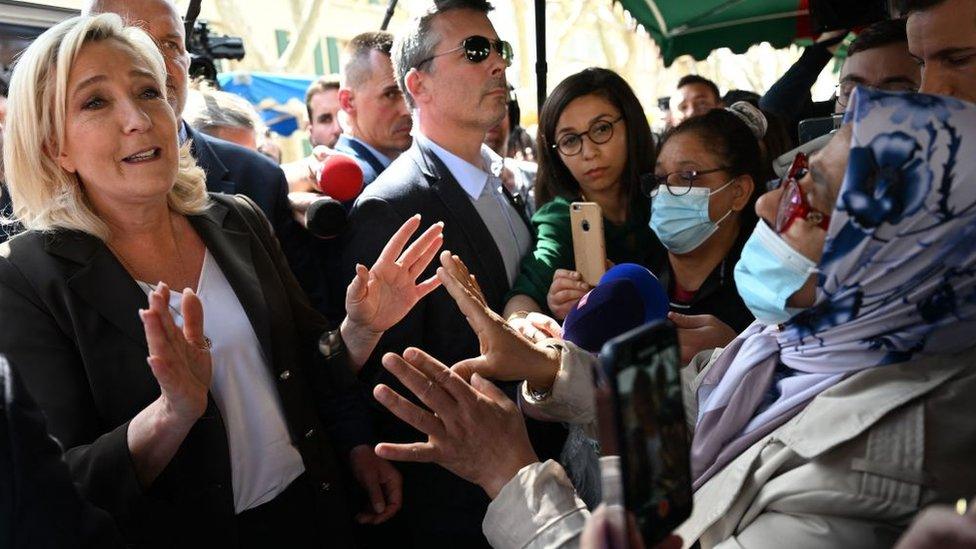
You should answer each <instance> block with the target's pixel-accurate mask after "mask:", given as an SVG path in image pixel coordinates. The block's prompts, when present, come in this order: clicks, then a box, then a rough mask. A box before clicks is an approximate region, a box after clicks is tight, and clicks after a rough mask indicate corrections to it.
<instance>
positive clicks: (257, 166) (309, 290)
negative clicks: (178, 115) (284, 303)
mask: <svg viewBox="0 0 976 549" xmlns="http://www.w3.org/2000/svg"><path fill="white" fill-rule="evenodd" d="M185 127H186V131H187V135H188V136H189V138H190V139H191V140H192V146H191V149H190V150H191V152H192V153H193V156H194V158H196V159H197V164H198V165H199V166H200V167H201V168H203V171H204V172H206V173H207V190H208V191H209V192H212V193H224V194H242V195H244V196H246V197H248V198H250V199H251V200H253V201H254V203H255V204H257V205H258V206H259V207H260V208H261V211H262V212H264V215H265V217H267V218H268V220H270V221H271V226H272V227H274V232H275V236H276V237H278V241H279V242H280V243H281V249H282V250H283V251H284V252H285V257H286V258H287V259H288V265H290V266H291V270H292V272H293V273H294V274H295V278H297V279H298V283H299V284H300V285H301V287H302V289H303V290H305V293H306V294H308V297H309V300H310V301H311V302H312V305H313V306H314V307H315V308H316V309H318V310H319V311H320V312H323V313H324V312H325V311H326V299H327V296H326V295H325V291H324V289H323V288H322V275H321V273H320V272H319V267H318V264H317V263H316V262H315V260H314V257H313V251H312V250H313V248H312V245H313V241H314V238H313V237H312V236H311V235H310V234H309V233H308V231H306V230H305V228H304V227H302V226H301V225H299V224H298V222H297V221H295V218H294V217H293V216H292V213H291V205H290V204H289V203H288V182H287V181H285V174H284V172H282V171H281V168H279V167H278V165H277V164H275V163H274V162H272V161H271V160H270V159H269V158H267V157H266V156H264V155H263V154H260V153H257V152H255V151H252V150H250V149H247V148H245V147H241V146H240V145H237V144H234V143H230V142H229V141H224V140H223V139H217V138H216V137H211V136H209V135H207V134H205V133H201V132H198V131H195V130H194V129H193V128H191V127H190V125H189V124H186V126H185Z"/></svg>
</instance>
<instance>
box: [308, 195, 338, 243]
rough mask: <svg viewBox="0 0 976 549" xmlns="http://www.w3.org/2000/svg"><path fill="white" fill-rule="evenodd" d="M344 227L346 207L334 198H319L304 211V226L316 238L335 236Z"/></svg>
mask: <svg viewBox="0 0 976 549" xmlns="http://www.w3.org/2000/svg"><path fill="white" fill-rule="evenodd" d="M345 227H346V207H345V206H343V205H342V203H341V202H339V201H338V200H336V199H335V198H331V197H328V196H326V197H323V198H320V199H318V200H316V201H315V202H312V203H311V204H310V205H309V207H308V210H306V211H305V228H306V229H308V232H310V233H312V234H313V235H314V236H317V237H318V238H323V239H330V238H335V237H337V236H339V235H340V234H341V233H342V230H343V229H344V228H345Z"/></svg>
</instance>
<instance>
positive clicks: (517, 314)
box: [505, 310, 529, 322]
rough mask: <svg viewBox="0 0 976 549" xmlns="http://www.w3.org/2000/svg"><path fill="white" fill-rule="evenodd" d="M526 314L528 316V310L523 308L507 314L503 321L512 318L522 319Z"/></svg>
mask: <svg viewBox="0 0 976 549" xmlns="http://www.w3.org/2000/svg"><path fill="white" fill-rule="evenodd" d="M527 316H529V311H525V310H522V311H515V312H514V313H512V314H510V315H508V318H506V319H505V322H511V321H513V320H522V319H523V318H525V317H527Z"/></svg>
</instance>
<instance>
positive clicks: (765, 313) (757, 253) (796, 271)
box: [735, 220, 817, 325]
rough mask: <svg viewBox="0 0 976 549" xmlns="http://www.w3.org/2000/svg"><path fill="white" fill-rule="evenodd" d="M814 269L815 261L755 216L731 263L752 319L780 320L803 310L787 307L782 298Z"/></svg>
mask: <svg viewBox="0 0 976 549" xmlns="http://www.w3.org/2000/svg"><path fill="white" fill-rule="evenodd" d="M815 272H817V265H816V263H814V262H813V261H810V260H809V259H807V258H806V257H804V256H803V254H801V253H800V252H798V251H796V250H794V249H793V248H792V247H791V246H790V245H789V244H787V243H786V241H785V240H783V239H782V238H781V237H780V236H779V235H778V234H776V232H775V231H773V229H771V228H770V227H769V225H767V224H766V222H765V221H763V220H759V223H757V224H756V229H755V230H754V231H753V232H752V236H750V237H749V240H747V241H746V244H745V246H743V248H742V255H741V256H739V262H738V263H736V264H735V285H736V289H737V290H738V291H739V295H740V296H741V297H742V301H744V302H745V304H746V307H748V308H749V310H750V311H752V314H753V316H755V317H756V320H758V321H760V322H762V323H763V324H766V325H772V324H782V323H784V322H786V321H787V320H789V319H791V318H793V317H794V316H796V314H797V313H799V312H800V311H802V310H803V309H798V308H794V307H787V306H786V300H788V299H789V298H790V296H791V295H793V294H794V293H796V291H797V290H799V289H800V288H802V287H803V284H805V283H806V281H807V278H809V276H810V274H812V273H815Z"/></svg>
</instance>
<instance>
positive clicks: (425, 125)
mask: <svg viewBox="0 0 976 549" xmlns="http://www.w3.org/2000/svg"><path fill="white" fill-rule="evenodd" d="M490 9H491V5H490V4H488V2H485V1H484V0H467V1H461V0H438V1H437V2H436V3H435V7H433V8H431V10H429V11H428V12H427V13H426V14H424V15H423V16H421V17H420V18H418V19H416V20H414V21H413V22H412V23H411V24H410V25H408V26H407V28H405V29H403V30H402V32H401V33H400V34H399V35H398V36H397V38H396V40H395V42H394V44H393V68H394V72H395V73H396V77H397V83H398V84H399V86H400V89H401V90H403V92H404V96H405V98H406V100H407V103H408V105H409V106H410V107H411V109H412V110H413V114H414V120H415V123H416V124H415V126H414V142H413V145H412V146H411V148H410V149H409V150H407V151H406V152H405V153H403V154H401V155H400V156H399V157H398V158H397V159H396V160H394V161H393V163H392V164H391V165H390V167H389V168H387V169H386V170H385V171H384V172H383V173H382V174H381V175H380V176H379V177H378V178H377V179H376V180H375V181H374V182H373V183H372V184H371V185H370V186H368V187H367V188H366V189H365V190H364V191H363V194H362V195H360V197H359V199H358V200H357V202H356V204H355V206H354V207H353V210H352V212H351V213H350V218H349V225H348V228H347V231H346V237H345V239H344V248H345V249H344V252H343V268H344V270H345V273H346V276H345V278H348V279H351V278H352V275H353V270H354V268H355V266H356V265H357V264H364V265H371V264H372V263H373V261H375V259H376V258H377V257H378V255H379V253H380V251H381V250H382V249H383V246H384V245H385V244H386V242H387V240H388V239H389V237H390V235H392V234H393V233H394V231H395V230H396V228H397V227H398V226H399V224H400V223H401V221H402V220H406V219H407V218H408V217H409V216H412V215H414V214H416V213H420V214H421V216H422V222H421V223H422V225H423V226H425V227H426V226H429V225H431V224H434V223H437V222H444V224H445V229H444V244H443V249H444V250H450V252H451V253H453V254H456V255H458V256H460V257H461V258H463V259H464V261H465V262H467V264H468V266H469V267H470V269H471V272H472V274H474V275H475V276H476V277H477V280H478V283H479V284H480V285H481V288H482V290H484V294H485V299H486V301H487V303H488V305H489V307H491V308H492V309H494V310H496V311H501V310H502V307H503V305H504V302H503V299H504V296H505V294H506V292H507V291H508V290H509V288H510V287H511V284H512V282H513V281H514V279H515V276H516V275H517V274H518V268H519V263H520V261H521V258H522V256H523V255H524V254H525V253H527V252H528V251H529V250H530V249H531V247H532V245H533V243H532V240H533V236H532V232H531V229H530V226H529V223H528V219H527V218H526V217H525V216H524V211H523V208H522V204H521V203H520V202H519V201H516V200H515V199H513V198H512V196H511V195H510V194H508V192H507V191H506V190H505V189H504V188H503V186H502V181H501V179H500V178H499V173H500V169H501V167H502V159H501V157H500V156H498V155H497V154H496V153H495V152H493V151H492V150H491V149H490V148H489V147H488V146H486V145H484V144H483V141H484V139H485V134H486V132H487V131H488V130H489V129H490V128H492V127H493V126H495V125H496V124H498V123H499V122H500V121H501V120H502V118H503V117H505V116H506V103H507V101H508V87H507V84H506V79H505V69H506V68H507V67H508V66H509V64H510V63H511V59H512V49H511V46H510V45H509V44H508V43H507V42H504V41H502V40H500V39H499V38H498V34H497V33H496V32H495V29H494V27H493V26H492V24H491V22H490V21H489V20H488V16H487V12H488V11H489V10H490ZM432 274H434V271H433V267H431V268H430V269H429V272H426V273H423V275H422V276H425V277H426V276H429V275H432ZM410 346H418V347H423V348H424V349H425V350H426V351H429V352H430V353H431V354H433V355H434V356H436V357H438V358H439V359H440V360H443V361H444V362H445V363H450V364H453V363H456V362H458V361H460V360H462V359H467V358H471V357H474V356H477V355H479V354H480V353H479V346H478V339H477V337H476V336H475V334H474V333H473V332H472V331H471V330H470V328H469V327H468V325H467V322H465V320H464V316H463V315H462V314H461V312H460V311H459V310H458V308H457V305H456V304H455V303H454V301H453V300H452V299H451V298H450V296H449V295H448V294H447V293H446V292H441V291H437V292H434V293H432V294H430V295H428V296H427V297H426V298H425V299H424V300H423V301H421V302H420V303H418V305H417V306H416V307H415V308H414V310H413V311H412V312H411V313H410V314H408V315H407V317H406V318H404V319H403V320H402V321H401V322H400V323H399V324H398V325H396V326H394V327H393V328H392V329H391V330H389V331H388V332H386V333H385V334H384V335H383V337H382V338H381V339H380V342H379V345H378V347H377V352H376V353H375V354H374V355H373V356H372V357H371V359H370V361H368V362H367V363H366V365H365V366H364V367H363V370H362V372H361V373H360V377H361V378H362V379H364V380H365V381H367V382H369V383H370V384H373V385H375V384H377V383H384V384H387V385H390V386H391V387H393V388H394V389H402V388H403V387H402V385H401V384H400V383H399V382H397V381H396V379H395V378H394V377H393V376H391V375H389V374H388V373H387V372H386V371H385V370H384V368H383V367H382V365H381V364H380V358H381V357H382V356H383V353H385V352H388V351H395V352H398V353H399V352H403V350H404V349H405V348H406V347H410ZM511 389H512V390H511V391H510V392H511V394H512V395H513V396H514V394H515V391H514V389H515V386H514V385H512V388H511ZM384 414H385V415H384V416H382V417H381V418H380V424H381V430H383V431H385V432H384V437H385V438H384V439H383V440H397V441H420V440H423V438H422V435H421V434H420V433H419V432H418V431H416V430H414V429H413V428H411V427H409V426H408V425H407V424H406V423H404V422H402V421H400V420H398V419H396V418H395V417H394V416H392V415H390V414H388V413H386V412H384ZM546 428H547V429H553V430H552V432H551V433H549V434H551V443H550V444H548V445H547V446H548V448H537V449H538V450H539V451H540V453H541V454H543V455H548V456H549V457H558V452H559V450H560V449H561V446H562V441H563V440H564V437H565V431H564V430H563V429H562V427H561V426H558V425H549V426H546ZM531 432H532V427H530V433H531ZM541 436H542V435H537V437H541ZM535 440H536V441H538V440H540V439H539V438H536V439H535ZM498 444H502V445H504V444H506V441H504V440H500V441H498ZM547 449H548V450H550V451H549V452H546V450H547ZM401 472H402V473H403V477H404V492H403V497H404V500H403V508H402V511H401V512H402V513H403V515H402V517H403V522H404V523H405V525H406V526H407V527H408V528H409V534H410V536H409V537H410V539H411V541H412V542H413V543H414V544H415V545H417V546H421V547H430V546H436V547H466V548H467V547H486V546H487V541H486V540H485V538H484V536H483V534H482V533H481V521H482V518H483V517H484V514H485V511H486V509H487V505H488V499H487V497H486V496H485V495H484V491H483V490H481V489H480V488H479V487H478V486H475V485H474V484H471V483H468V482H466V481H463V480H461V479H459V478H458V477H455V476H453V475H452V474H450V473H448V472H447V471H446V470H444V469H440V468H438V467H437V466H434V465H428V464H419V463H416V464H407V465H405V466H402V467H401ZM397 542H398V545H401V546H402V543H403V540H402V539H401V540H397Z"/></svg>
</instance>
